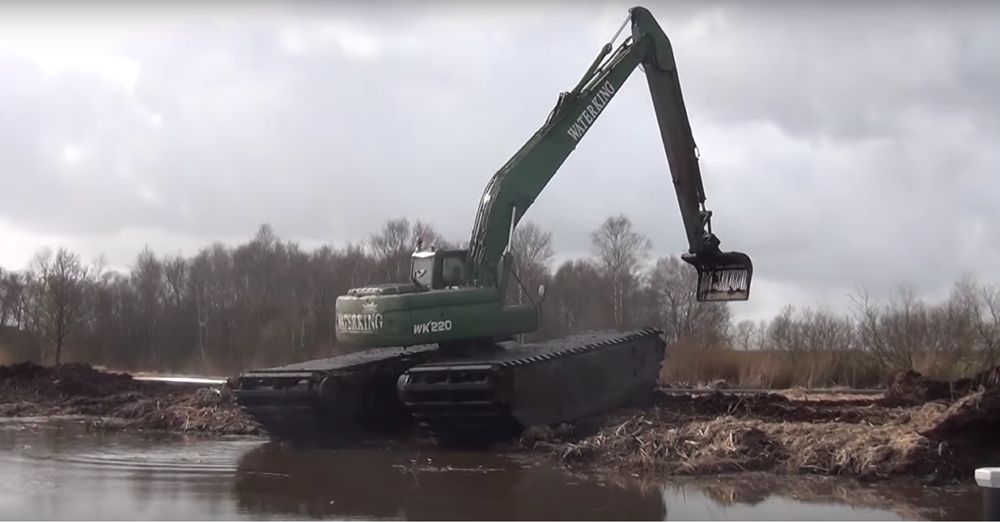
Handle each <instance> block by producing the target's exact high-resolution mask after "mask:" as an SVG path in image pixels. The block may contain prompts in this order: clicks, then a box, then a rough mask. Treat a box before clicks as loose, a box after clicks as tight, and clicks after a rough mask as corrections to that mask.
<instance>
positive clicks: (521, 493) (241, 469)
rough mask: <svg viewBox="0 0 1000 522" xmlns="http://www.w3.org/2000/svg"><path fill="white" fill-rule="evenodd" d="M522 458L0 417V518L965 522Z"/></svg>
mask: <svg viewBox="0 0 1000 522" xmlns="http://www.w3.org/2000/svg"><path fill="white" fill-rule="evenodd" d="M536 460H537V459H533V458H531V457H530V456H501V455H490V454H486V453H479V452H476V453H472V452H469V453H462V452H450V451H449V452H442V451H439V450H435V449H431V448H426V447H424V448H413V447H392V448H390V447H385V446H384V445H383V446H380V447H379V448H374V449H373V448H365V449H338V450H329V449H327V450H318V449H290V448H285V447H281V446H279V445H275V444H271V443H266V442H262V441H260V440H255V439H245V438H244V439H228V440H220V439H199V438H195V437H180V436H168V435H151V434H120V433H118V434H115V433H92V432H87V431H86V430H85V429H84V428H83V426H82V424H81V423H80V422H79V421H73V420H68V421H67V420H62V421H59V420H57V421H53V420H39V421H30V420H29V421H24V420H16V421H12V420H9V419H0V478H2V480H0V518H3V519H80V518H83V519H105V520H108V519H241V518H253V519H260V518H390V519H512V520H518V519H542V520H565V519H622V520H636V519H647V520H648V519H653V520H664V519H668V520H669V519H674V520H676V519H689V520H697V519H702V520H705V519H712V520H720V519H743V520H753V519H777V520H780V519H785V520H793V519H799V520H817V519H838V520H850V519H865V520H891V519H900V518H903V519H921V518H931V519H976V518H979V517H980V516H981V512H980V509H981V508H980V498H979V494H978V491H976V489H975V487H974V486H962V487H954V488H922V487H919V486H912V485H905V484H891V485H887V484H881V485H877V486H876V485H862V484H859V483H857V482H853V481H848V480H842V479H825V478H817V477H792V478H789V477H776V476H770V475H736V476H729V477H725V476H723V477H707V478H686V479H681V478H674V479H670V480H669V481H668V482H667V483H666V484H665V485H664V483H662V482H660V483H655V484H652V483H648V484H639V483H637V482H636V481H635V480H634V479H632V478H628V479H625V478H622V477H620V476H617V477H595V476H593V475H586V476H576V475H571V474H567V473H565V472H564V471H561V470H558V469H556V468H553V467H551V466H548V465H545V464H543V463H540V462H537V461H536Z"/></svg>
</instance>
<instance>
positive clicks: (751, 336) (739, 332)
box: [729, 320, 760, 351]
mask: <svg viewBox="0 0 1000 522" xmlns="http://www.w3.org/2000/svg"><path fill="white" fill-rule="evenodd" d="M759 335H760V330H758V326H757V324H755V323H754V322H753V321H750V320H743V321H740V322H738V323H736V324H734V325H733V326H732V328H731V331H730V333H729V337H730V344H731V345H732V346H733V347H734V348H736V349H737V350H743V351H749V350H754V349H757V348H758V347H759V342H760V341H759V340H758V337H759Z"/></svg>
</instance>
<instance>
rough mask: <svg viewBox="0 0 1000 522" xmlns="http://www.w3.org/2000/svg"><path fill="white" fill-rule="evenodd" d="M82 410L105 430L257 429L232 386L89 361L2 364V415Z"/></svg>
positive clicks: (229, 431)
mask: <svg viewBox="0 0 1000 522" xmlns="http://www.w3.org/2000/svg"><path fill="white" fill-rule="evenodd" d="M48 415H82V416H87V417H92V418H91V419H90V420H89V421H88V422H89V425H90V426H91V427H92V428H94V429H101V430H132V431H135V430H166V431H183V432H209V433H214V434H256V433H258V426H257V424H256V423H255V422H254V421H253V420H252V419H251V418H250V417H249V416H247V415H246V414H245V413H244V412H243V410H241V409H240V408H239V406H238V405H237V404H236V400H235V398H234V397H233V395H232V393H231V392H230V390H229V388H228V387H225V386H224V387H220V388H199V389H191V388H187V387H179V386H174V385H170V384H166V383H159V382H144V381H136V380H135V379H133V378H132V376H130V375H128V374H125V373H110V372H102V371H100V370H97V369H95V368H93V367H91V366H89V365H86V364H62V365H58V366H54V367H46V366H39V365H37V364H34V363H30V362H29V363H20V364H13V365H10V366H0V416H8V417H15V416H48Z"/></svg>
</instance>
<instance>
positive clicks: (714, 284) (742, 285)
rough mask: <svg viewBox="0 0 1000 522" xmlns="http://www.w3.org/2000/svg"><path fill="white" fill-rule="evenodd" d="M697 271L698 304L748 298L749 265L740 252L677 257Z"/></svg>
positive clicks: (748, 259)
mask: <svg viewBox="0 0 1000 522" xmlns="http://www.w3.org/2000/svg"><path fill="white" fill-rule="evenodd" d="M681 258H682V259H683V260H684V261H687V262H688V263H690V264H691V265H693V266H694V267H695V269H697V270H698V290H697V293H696V297H697V299H698V301H746V300H747V299H749V298H750V278H751V277H752V276H753V263H752V262H751V261H750V257H749V256H747V255H746V254H744V253H742V252H716V253H714V254H711V255H707V256H706V255H705V254H701V255H693V254H685V255H683V256H681Z"/></svg>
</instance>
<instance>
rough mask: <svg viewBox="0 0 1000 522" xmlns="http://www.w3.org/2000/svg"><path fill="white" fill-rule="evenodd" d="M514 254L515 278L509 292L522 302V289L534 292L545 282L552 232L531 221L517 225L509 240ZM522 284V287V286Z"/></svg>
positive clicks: (550, 255) (551, 252) (552, 254)
mask: <svg viewBox="0 0 1000 522" xmlns="http://www.w3.org/2000/svg"><path fill="white" fill-rule="evenodd" d="M511 251H512V252H513V255H514V273H515V274H516V276H517V279H518V280H520V283H521V284H518V281H517V280H511V283H513V284H512V285H510V288H509V290H510V294H509V295H512V296H513V298H514V299H515V300H516V301H517V302H518V303H523V302H524V298H525V295H524V290H525V288H527V290H528V291H529V292H534V291H535V289H537V288H538V286H539V285H541V284H543V283H544V282H545V279H546V276H547V275H548V271H549V263H550V262H551V261H552V256H554V255H555V254H554V252H553V251H552V232H549V231H544V230H542V229H541V228H540V227H539V226H538V225H536V224H535V223H533V222H530V221H526V222H522V223H521V224H519V225H518V227H517V229H516V230H515V231H514V239H513V241H512V242H511ZM522 285H523V286H524V288H522Z"/></svg>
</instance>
